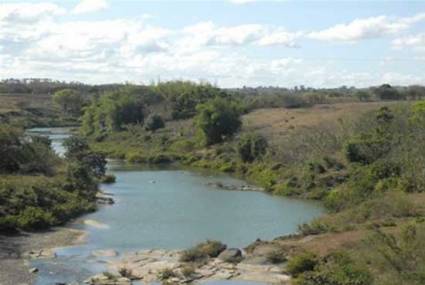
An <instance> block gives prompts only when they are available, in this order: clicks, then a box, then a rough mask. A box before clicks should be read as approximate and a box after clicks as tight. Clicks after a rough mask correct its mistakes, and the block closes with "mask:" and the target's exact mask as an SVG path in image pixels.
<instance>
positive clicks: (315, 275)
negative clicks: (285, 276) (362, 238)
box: [295, 252, 373, 285]
mask: <svg viewBox="0 0 425 285" xmlns="http://www.w3.org/2000/svg"><path fill="white" fill-rule="evenodd" d="M295 283H296V284H297V285H331V284H332V285H370V284H372V283H373V278H372V276H371V274H370V273H369V271H368V270H367V268H365V267H363V266H360V265H358V264H356V263H355V262H354V261H353V260H352V259H351V258H350V257H349V256H348V254H346V253H344V252H335V253H332V254H330V255H329V256H327V257H325V258H323V259H322V260H321V261H320V262H319V263H318V264H316V265H315V267H314V269H313V270H307V271H304V272H303V273H301V274H300V275H299V276H298V278H297V280H296V282H295Z"/></svg>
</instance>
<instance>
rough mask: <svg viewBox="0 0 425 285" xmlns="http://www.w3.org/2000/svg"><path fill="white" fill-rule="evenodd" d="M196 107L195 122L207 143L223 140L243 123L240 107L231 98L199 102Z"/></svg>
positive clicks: (203, 140)
mask: <svg viewBox="0 0 425 285" xmlns="http://www.w3.org/2000/svg"><path fill="white" fill-rule="evenodd" d="M196 109H197V115H196V118H195V124H196V126H197V128H198V131H199V133H200V134H201V136H202V142H203V143H204V144H205V145H212V144H215V143H220V142H222V141H223V140H224V139H225V137H229V136H232V135H233V134H234V133H235V132H237V131H238V130H239V129H240V127H241V125H242V122H241V120H240V114H241V110H240V107H239V106H238V105H237V104H236V103H235V102H232V101H230V100H226V99H223V98H215V99H213V100H211V101H209V102H206V103H204V104H199V105H198V106H197V108H196Z"/></svg>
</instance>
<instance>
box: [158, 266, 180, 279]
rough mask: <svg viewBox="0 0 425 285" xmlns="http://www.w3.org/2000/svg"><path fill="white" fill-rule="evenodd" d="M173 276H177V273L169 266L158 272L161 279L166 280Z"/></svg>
mask: <svg viewBox="0 0 425 285" xmlns="http://www.w3.org/2000/svg"><path fill="white" fill-rule="evenodd" d="M173 277H177V274H176V273H175V272H174V270H173V269H171V268H164V269H163V270H161V271H159V272H158V279H159V280H161V281H166V280H168V279H170V278H173Z"/></svg>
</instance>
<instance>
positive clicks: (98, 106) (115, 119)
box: [82, 86, 145, 135]
mask: <svg viewBox="0 0 425 285" xmlns="http://www.w3.org/2000/svg"><path fill="white" fill-rule="evenodd" d="M143 91H144V90H143V89H142V90H140V89H139V88H135V87H132V86H126V87H123V88H121V89H120V90H118V91H113V92H109V93H107V94H105V95H103V96H101V97H100V98H99V99H97V100H96V99H95V100H93V101H92V103H91V105H90V106H88V107H87V108H86V109H85V111H84V115H83V121H82V132H83V133H84V134H85V135H91V134H101V133H102V132H112V131H120V130H122V129H123V128H124V127H125V126H126V125H128V124H142V123H143V120H144V105H145V102H144V101H143V99H144V98H143V96H142V94H140V93H139V92H143Z"/></svg>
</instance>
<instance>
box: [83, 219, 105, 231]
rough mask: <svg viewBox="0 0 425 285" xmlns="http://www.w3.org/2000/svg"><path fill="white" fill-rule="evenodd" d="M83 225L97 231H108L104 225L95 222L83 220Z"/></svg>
mask: <svg viewBox="0 0 425 285" xmlns="http://www.w3.org/2000/svg"><path fill="white" fill-rule="evenodd" d="M83 223H84V224H85V225H88V226H91V227H94V228H97V229H109V226H108V225H106V224H102V223H100V222H98V221H95V220H84V222H83Z"/></svg>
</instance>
